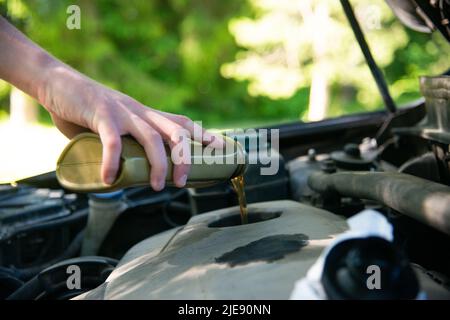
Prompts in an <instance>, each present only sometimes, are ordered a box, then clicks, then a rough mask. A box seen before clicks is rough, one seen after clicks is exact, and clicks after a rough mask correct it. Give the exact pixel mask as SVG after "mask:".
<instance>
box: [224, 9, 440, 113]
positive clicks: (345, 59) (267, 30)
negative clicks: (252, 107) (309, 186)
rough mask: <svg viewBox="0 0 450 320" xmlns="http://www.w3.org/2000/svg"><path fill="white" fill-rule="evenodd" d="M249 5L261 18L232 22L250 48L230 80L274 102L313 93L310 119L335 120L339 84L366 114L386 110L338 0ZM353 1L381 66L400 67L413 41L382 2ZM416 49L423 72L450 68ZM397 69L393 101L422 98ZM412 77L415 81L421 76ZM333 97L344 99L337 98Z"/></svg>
mask: <svg viewBox="0 0 450 320" xmlns="http://www.w3.org/2000/svg"><path fill="white" fill-rule="evenodd" d="M250 3H251V5H252V7H253V8H254V11H255V12H256V14H255V17H254V18H249V17H240V18H236V19H233V20H232V21H231V22H230V31H231V33H232V34H233V35H234V37H235V39H236V42H237V43H238V44H239V45H240V46H241V47H243V48H246V50H245V51H242V52H240V53H239V54H238V55H237V58H236V61H234V62H231V63H228V64H225V65H224V66H223V68H222V70H221V71H222V74H223V75H224V76H225V77H228V78H234V79H237V80H248V81H249V85H248V91H249V93H250V94H251V95H253V96H258V95H264V96H268V97H270V98H272V99H280V98H284V99H288V98H290V97H292V96H293V95H294V94H295V92H296V91H297V90H298V89H299V88H303V87H310V95H309V108H308V113H307V114H306V119H307V120H310V121H311V120H321V119H323V118H325V117H326V116H328V115H329V112H328V106H329V100H330V90H331V88H332V87H333V86H335V87H336V86H341V88H342V89H347V91H348V89H349V88H351V89H352V90H351V91H353V92H355V94H356V93H357V96H356V100H357V102H359V103H360V105H364V106H365V108H367V109H373V108H376V107H378V106H379V105H380V104H381V100H380V99H376V98H375V99H374V97H378V95H377V88H376V86H375V83H374V81H373V80H372V78H371V74H370V72H369V70H368V68H367V66H366V64H365V61H364V58H363V56H362V54H361V52H360V49H359V47H358V45H357V43H356V41H355V39H354V35H353V33H352V31H351V29H350V28H349V26H348V22H347V21H346V18H345V15H344V14H343V10H342V8H341V7H340V3H339V1H336V0H324V1H313V0H250ZM352 3H353V4H354V5H355V7H356V13H357V16H358V17H359V20H360V23H361V25H362V27H363V29H364V30H365V31H366V35H367V40H368V42H369V44H370V46H371V48H372V51H373V54H374V56H375V57H376V60H377V62H378V64H379V65H380V67H382V68H386V67H388V66H390V65H391V64H394V58H395V55H396V52H399V51H400V49H403V48H405V47H406V46H407V45H408V43H409V40H410V38H409V36H408V34H407V33H406V31H405V29H404V28H403V27H402V26H401V25H400V24H398V23H395V20H394V16H393V14H392V12H391V11H390V9H389V7H388V6H387V5H386V4H385V3H384V2H383V1H381V0H378V1H374V0H355V1H352ZM426 45H427V46H428V47H429V49H430V50H427V51H431V53H432V55H433V53H435V54H436V53H438V50H437V49H436V47H435V46H434V45H433V44H432V43H427V44H426ZM418 49H419V48H418V47H415V53H416V54H417V56H420V57H421V58H422V59H423V61H415V62H419V65H421V66H423V67H425V69H426V68H434V69H437V68H436V66H438V65H439V66H442V65H446V64H447V66H448V62H447V63H444V62H445V61H446V59H445V56H444V57H443V58H441V59H439V58H438V57H436V56H435V57H436V58H437V61H435V62H432V63H430V60H429V59H426V58H425V55H424V54H423V53H424V52H418ZM427 53H429V52H427ZM412 54H414V52H413V53H412ZM409 56H410V53H407V54H403V58H406V62H407V63H406V64H407V65H408V66H405V65H404V62H405V60H403V62H402V64H403V67H406V68H405V69H406V70H407V71H410V70H408V68H411V66H409V61H408V60H409ZM395 63H397V62H395ZM414 69H415V71H417V68H414V67H413V70H414ZM390 70H393V69H392V68H391V69H390ZM397 70H398V71H399V72H398V73H397V72H396V73H392V76H393V77H391V78H393V82H394V86H393V90H392V91H393V95H394V97H395V98H398V97H399V96H400V95H401V94H404V93H405V90H409V91H411V90H412V91H414V92H417V80H416V79H414V80H413V82H410V81H406V82H405V81H402V82H397V81H400V80H399V79H397V78H395V77H400V76H404V74H401V72H403V71H405V70H401V68H398V69H397ZM412 75H413V76H414V78H416V76H417V72H414V73H413V74H412ZM400 83H402V84H400ZM351 91H350V92H351ZM331 98H332V99H337V100H340V99H339V98H340V96H339V95H335V96H332V97H331ZM340 102H342V101H339V103H340ZM299 114H300V113H299Z"/></svg>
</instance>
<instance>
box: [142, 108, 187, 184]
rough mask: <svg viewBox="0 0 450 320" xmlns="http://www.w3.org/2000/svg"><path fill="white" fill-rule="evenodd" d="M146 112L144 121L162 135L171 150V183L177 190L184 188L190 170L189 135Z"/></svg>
mask: <svg viewBox="0 0 450 320" xmlns="http://www.w3.org/2000/svg"><path fill="white" fill-rule="evenodd" d="M148 111H150V112H149V113H147V114H146V120H147V121H148V122H149V123H152V124H153V125H152V126H153V127H154V128H156V129H157V130H158V132H160V133H161V134H162V135H163V137H164V139H165V140H166V141H167V142H168V143H169V146H170V148H171V159H172V162H173V164H174V167H173V182H174V183H175V185H176V186H177V187H179V188H181V187H184V186H185V185H186V181H187V177H188V175H189V170H190V168H191V146H190V136H191V134H190V132H189V131H188V130H186V129H185V128H183V127H182V126H180V125H178V124H177V123H175V122H173V121H171V120H170V119H168V118H167V117H165V116H163V115H161V114H159V113H157V112H153V111H152V110H148Z"/></svg>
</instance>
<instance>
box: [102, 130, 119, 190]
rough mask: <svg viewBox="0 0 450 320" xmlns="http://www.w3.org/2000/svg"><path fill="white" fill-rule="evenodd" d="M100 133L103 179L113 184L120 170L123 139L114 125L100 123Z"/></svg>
mask: <svg viewBox="0 0 450 320" xmlns="http://www.w3.org/2000/svg"><path fill="white" fill-rule="evenodd" d="M98 133H99V135H100V140H101V141H102V145H103V153H102V168H101V176H102V180H103V182H104V183H106V184H112V183H113V182H114V180H115V179H116V175H117V172H118V170H119V165H120V154H121V151H122V141H121V139H120V134H119V132H118V131H117V129H116V128H115V127H113V126H110V125H107V124H100V125H99V127H98Z"/></svg>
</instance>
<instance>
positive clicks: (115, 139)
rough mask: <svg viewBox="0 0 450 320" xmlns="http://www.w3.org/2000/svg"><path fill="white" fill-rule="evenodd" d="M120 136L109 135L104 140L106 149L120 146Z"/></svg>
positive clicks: (115, 148) (114, 148)
mask: <svg viewBox="0 0 450 320" xmlns="http://www.w3.org/2000/svg"><path fill="white" fill-rule="evenodd" d="M120 143H121V141H120V137H119V136H111V137H109V138H108V139H107V140H106V143H105V145H106V147H107V148H108V149H112V150H117V149H119V148H120Z"/></svg>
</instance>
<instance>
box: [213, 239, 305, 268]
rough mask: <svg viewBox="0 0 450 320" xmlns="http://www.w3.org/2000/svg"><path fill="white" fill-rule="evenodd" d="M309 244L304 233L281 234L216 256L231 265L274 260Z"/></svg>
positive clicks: (218, 261) (221, 261) (217, 260)
mask: <svg viewBox="0 0 450 320" xmlns="http://www.w3.org/2000/svg"><path fill="white" fill-rule="evenodd" d="M306 245H308V236H307V235H304V234H301V233H299V234H279V235H275V236H269V237H265V238H262V239H259V240H256V241H253V242H250V243H249V244H247V245H245V246H242V247H238V248H236V249H234V250H232V251H229V252H227V253H224V254H223V255H222V256H220V257H218V258H216V259H215V260H216V262H217V263H228V264H229V265H230V266H231V267H235V266H237V265H243V264H248V263H250V262H255V261H266V262H272V261H275V260H279V259H282V258H283V257H284V256H285V255H287V254H289V253H293V252H296V251H299V250H300V249H301V248H302V247H304V246H306Z"/></svg>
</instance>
